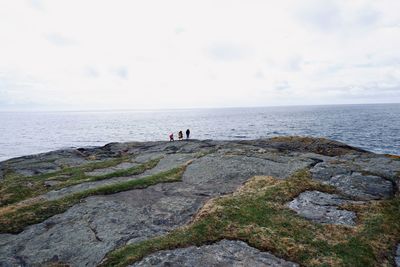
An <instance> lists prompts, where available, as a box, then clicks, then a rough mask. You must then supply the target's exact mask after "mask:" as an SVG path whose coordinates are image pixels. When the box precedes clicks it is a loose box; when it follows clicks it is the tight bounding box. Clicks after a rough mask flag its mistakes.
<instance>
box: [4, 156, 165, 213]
mask: <svg viewBox="0 0 400 267" xmlns="http://www.w3.org/2000/svg"><path fill="white" fill-rule="evenodd" d="M160 159H161V158H157V159H153V160H149V161H147V162H145V163H142V164H139V165H137V166H135V167H132V168H128V169H124V170H117V171H115V172H112V173H109V174H106V175H98V176H90V175H86V174H85V173H87V172H90V171H94V170H96V169H103V168H109V167H113V166H116V165H118V164H120V163H122V162H126V161H128V160H129V158H127V157H120V158H115V159H111V160H106V161H101V162H93V163H89V164H86V165H82V166H77V167H68V168H64V169H62V170H60V171H57V172H52V173H47V174H41V175H36V176H31V177H24V176H21V175H17V174H15V173H11V172H9V173H8V174H7V175H6V178H5V179H4V181H3V182H2V183H1V184H0V207H1V206H6V205H9V204H13V203H17V202H19V201H22V200H25V199H28V198H31V197H35V196H38V195H41V194H44V193H46V192H48V191H50V190H58V189H61V188H64V187H67V186H71V185H76V184H80V183H84V182H92V181H98V180H104V179H109V178H113V177H120V176H130V175H138V174H141V173H143V172H145V171H146V170H149V169H152V168H154V167H155V166H156V165H157V164H158V162H159V161H160ZM51 180H53V181H59V184H58V185H57V186H53V187H50V188H49V187H46V186H45V184H44V183H45V182H46V181H51Z"/></svg>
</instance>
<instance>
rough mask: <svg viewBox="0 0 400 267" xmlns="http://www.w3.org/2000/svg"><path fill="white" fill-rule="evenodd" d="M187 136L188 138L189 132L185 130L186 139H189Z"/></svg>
mask: <svg viewBox="0 0 400 267" xmlns="http://www.w3.org/2000/svg"><path fill="white" fill-rule="evenodd" d="M189 136H190V130H189V129H187V130H186V139H189Z"/></svg>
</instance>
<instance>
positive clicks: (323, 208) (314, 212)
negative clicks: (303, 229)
mask: <svg viewBox="0 0 400 267" xmlns="http://www.w3.org/2000/svg"><path fill="white" fill-rule="evenodd" d="M349 202H351V201H349V200H348V199H344V198H343V197H341V196H339V195H335V194H327V193H323V192H319V191H306V192H303V193H301V194H300V195H299V196H298V197H296V198H295V199H293V200H292V201H291V202H289V203H288V207H289V208H290V209H292V210H294V211H296V212H297V213H298V214H299V215H300V216H302V217H305V218H307V219H309V220H312V221H314V222H318V223H329V224H340V225H355V219H356V214H355V213H354V212H352V211H348V210H341V209H339V207H338V206H340V205H343V204H345V203H349Z"/></svg>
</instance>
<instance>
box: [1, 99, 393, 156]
mask: <svg viewBox="0 0 400 267" xmlns="http://www.w3.org/2000/svg"><path fill="white" fill-rule="evenodd" d="M187 128H189V129H190V130H191V133H192V134H191V137H192V138H196V139H255V138H263V137H272V136H280V135H302V136H316V137H327V138H330V139H333V140H337V141H342V142H345V143H347V144H350V145H353V146H357V147H360V148H364V149H367V150H370V151H374V152H377V153H391V154H397V155H399V154H400V104H373V105H330V106H295V107H265V108H226V109H187V110H162V111H160V110H158V111H106V112H105V111H93V112H0V160H5V159H9V158H13V157H18V156H23V155H28V154H35V153H40V152H46V151H50V150H55V149H60V148H66V147H82V146H99V145H104V144H107V143H110V142H126V141H154V140H168V135H169V133H171V132H174V133H175V136H177V132H178V131H179V130H182V131H185V130H186V129H187Z"/></svg>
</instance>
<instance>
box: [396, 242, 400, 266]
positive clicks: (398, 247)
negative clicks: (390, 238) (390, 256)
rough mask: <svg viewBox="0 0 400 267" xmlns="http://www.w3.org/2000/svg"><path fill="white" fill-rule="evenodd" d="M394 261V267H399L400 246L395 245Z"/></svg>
mask: <svg viewBox="0 0 400 267" xmlns="http://www.w3.org/2000/svg"><path fill="white" fill-rule="evenodd" d="M395 261H396V266H397V267H400V244H398V245H397V250H396V258H395Z"/></svg>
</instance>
